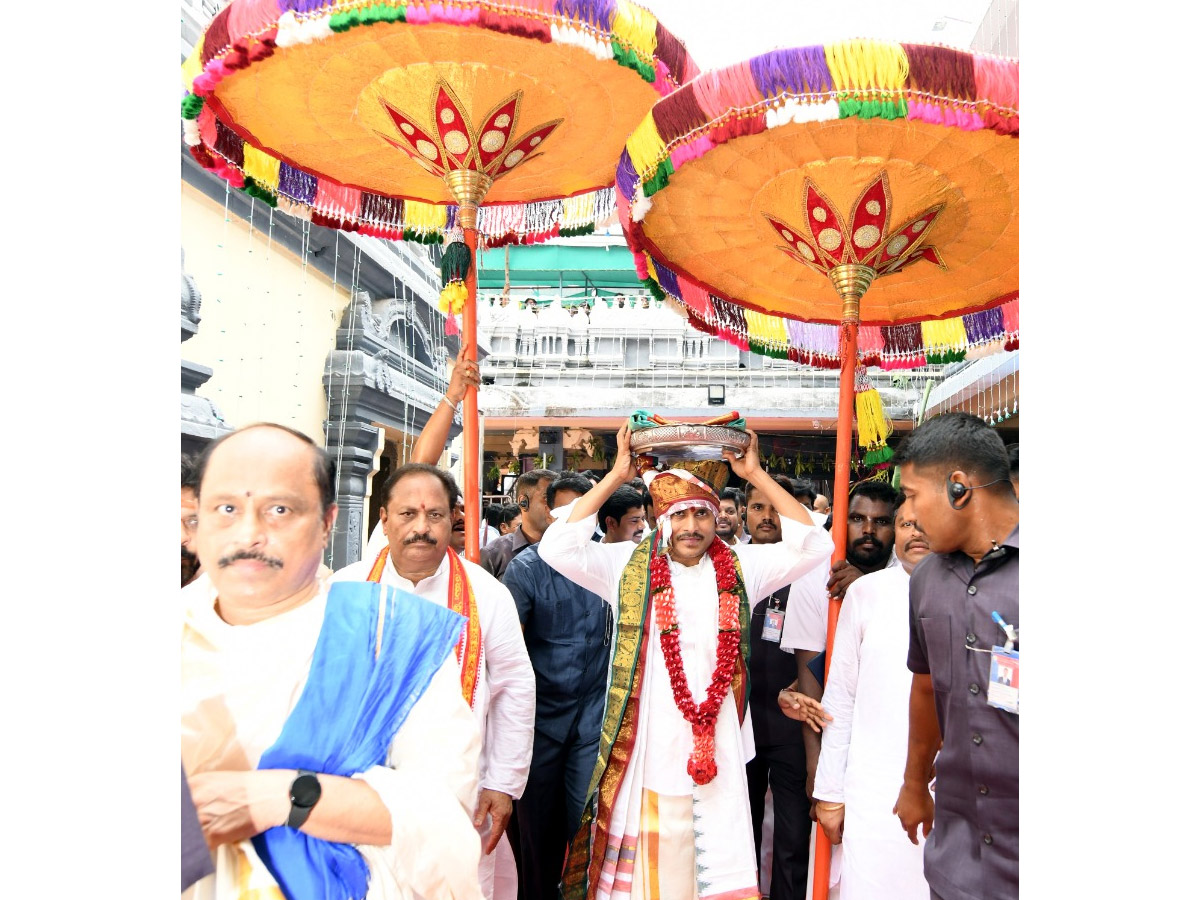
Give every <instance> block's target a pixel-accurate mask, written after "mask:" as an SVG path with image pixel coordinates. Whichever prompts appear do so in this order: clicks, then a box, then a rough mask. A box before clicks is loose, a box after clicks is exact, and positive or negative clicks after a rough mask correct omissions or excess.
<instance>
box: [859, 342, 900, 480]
mask: <svg viewBox="0 0 1200 900" xmlns="http://www.w3.org/2000/svg"><path fill="white" fill-rule="evenodd" d="M854 415H855V419H856V421H857V425H858V445H859V446H860V447H861V448H862V449H863V463H864V464H865V465H868V466H882V465H886V464H887V462H888V460H890V459H891V458H892V451H891V448H889V447H888V445H887V439H888V437H890V436H891V433H892V423H891V422H890V421H889V420H888V418H887V416H886V415H885V414H884V411H883V399H882V398H881V397H880V396H879V391H877V390H875V388H873V387H872V386H871V382H870V379H869V378H868V377H867V369H866V367H865V366H858V367H857V368H855V370H854Z"/></svg>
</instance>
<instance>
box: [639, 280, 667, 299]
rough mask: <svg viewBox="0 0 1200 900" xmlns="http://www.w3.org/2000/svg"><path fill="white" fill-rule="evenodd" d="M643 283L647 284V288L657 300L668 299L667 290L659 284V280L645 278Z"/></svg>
mask: <svg viewBox="0 0 1200 900" xmlns="http://www.w3.org/2000/svg"><path fill="white" fill-rule="evenodd" d="M642 284H643V285H644V286H645V288H646V290H648V291H649V292H650V295H651V296H652V297H653V298H654V299H655V300H666V299H667V294H666V292H665V291H664V290H663V289H662V287H661V286H660V285H659V283H658V282H657V281H655V280H654V279H653V278H643V279H642Z"/></svg>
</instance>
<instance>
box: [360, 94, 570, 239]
mask: <svg viewBox="0 0 1200 900" xmlns="http://www.w3.org/2000/svg"><path fill="white" fill-rule="evenodd" d="M523 96H524V92H522V91H515V92H513V93H512V94H509V95H508V96H507V97H505V98H504V99H503V100H501V101H500V102H499V103H498V104H496V106H495V107H494V108H493V109H492V110H491V112H489V113H488V114H487V115H486V116H484V117H483V118H482V119H481V120H480V121H481V122H482V125H480V126H477V125H476V124H475V123H472V122H471V120H470V119H469V118H468V117H467V111H466V107H465V106H464V105H463V103H462V101H461V100H459V98H458V95H457V94H456V93H455V92H454V89H453V88H451V87H450V85H449V84H448V83H447V82H446V81H445V80H441V81H439V82H438V83H437V89H436V90H435V91H434V94H433V103H432V107H431V110H430V119H431V121H432V122H433V128H425V127H422V126H421V125H419V124H417V121H416V120H415V119H414V118H413V117H412V116H410V115H408V114H407V113H404V112H401V111H400V110H398V109H396V107H394V106H392V105H391V104H390V103H388V102H387V101H386V100H383V101H381V102H382V103H383V106H384V109H386V110H387V112H388V115H389V116H390V117H391V119H392V122H393V123H394V124H395V126H396V129H397V130H398V131H399V133H400V138H401V140H397V139H396V138H395V137H394V136H393V135H389V134H384V133H383V132H382V131H377V132H376V134H378V135H379V136H380V137H381V138H383V139H384V140H385V141H387V142H388V143H389V144H391V145H392V146H393V147H395V148H396V149H397V150H401V151H403V152H404V153H406V154H408V155H409V156H410V157H412V158H413V159H414V160H415V161H416V162H417V163H418V164H419V165H420V166H421V167H422V168H424V169H425V170H426V171H427V172H431V173H433V174H434V175H438V176H441V178H442V180H444V181H445V182H446V187H448V188H449V189H450V193H451V194H452V195H453V197H454V200H455V202H456V203H458V209H459V222H460V224H461V225H462V226H463V227H464V228H474V227H475V221H476V218H475V217H476V212H477V210H478V208H479V205H480V204H481V203H482V202H483V198H484V197H485V196H487V192H488V191H489V190H490V189H491V187H492V182H494V181H495V180H496V179H497V178H500V177H501V176H503V175H507V174H508V173H509V172H511V171H512V170H513V169H515V168H516V167H517V166H519V165H522V164H523V163H526V162H528V161H529V160H531V159H533V158H534V157H535V156H537V155H538V154H537V153H535V152H534V151H535V150H536V148H537V147H538V146H539V145H540V144H541V143H542V141H544V140H545V139H546V138H547V137H549V136H550V134H551V133H552V132H553V131H554V129H556V128H558V126H559V125H561V124H562V122H563V120H562V119H554V120H552V121H550V122H545V123H543V124H541V125H539V126H537V127H536V128H534V129H533V130H532V131H528V132H526V133H525V134H524V135H522V136H521V137H519V138H517V137H515V135H516V126H517V119H518V118H519V117H520V114H521V98H522V97H523Z"/></svg>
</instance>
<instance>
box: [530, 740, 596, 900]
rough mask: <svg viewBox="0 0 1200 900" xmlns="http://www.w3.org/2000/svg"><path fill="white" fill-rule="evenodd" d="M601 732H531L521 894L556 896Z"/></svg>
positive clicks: (553, 899) (543, 898) (534, 898)
mask: <svg viewBox="0 0 1200 900" xmlns="http://www.w3.org/2000/svg"><path fill="white" fill-rule="evenodd" d="M599 749H600V736H599V734H596V735H594V736H591V739H590V740H589V739H585V738H582V737H581V736H580V735H579V734H578V732H577V731H576V730H574V729H573V730H572V732H571V734H570V735H569V736H568V737H567V739H566V740H558V739H557V738H552V737H550V736H548V735H546V734H543V733H542V732H540V731H535V732H534V733H533V759H532V761H531V762H530V764H529V781H528V782H526V784H525V792H524V793H523V794H522V795H521V799H520V800H518V801H517V817H518V818H519V819H520V824H519V825H518V829H519V831H520V847H519V850H518V848H516V847H514V848H513V849H514V850H515V851H518V852H517V855H518V857H519V863H520V873H521V874H520V878H521V900H557V898H558V883H559V881H560V880H561V878H562V870H563V863H564V862H565V861H566V855H567V845H568V844H569V843H570V840H571V838H573V837H574V836H575V832H576V830H577V829H578V827H579V820H580V819H581V818H582V817H583V806H584V803H585V802H586V801H587V789H588V782H589V781H590V780H591V777H592V769H593V767H594V766H595V765H596V756H597V754H598V752H599Z"/></svg>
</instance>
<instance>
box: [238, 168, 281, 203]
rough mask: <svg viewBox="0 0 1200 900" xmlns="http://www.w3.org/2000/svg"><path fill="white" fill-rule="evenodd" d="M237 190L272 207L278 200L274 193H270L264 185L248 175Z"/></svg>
mask: <svg viewBox="0 0 1200 900" xmlns="http://www.w3.org/2000/svg"><path fill="white" fill-rule="evenodd" d="M239 190H240V191H242V193H244V194H246V196H248V197H253V198H254V199H256V200H261V201H262V202H263V203H265V204H267V206H269V207H271V208H272V209H274V208H275V207H276V206H278V205H279V201H278V200H277V199H276V198H275V195H274V194H273V193H271V192H270V191H269V190H267V189H266V188H265V187H263V186H262V185H261V184H259V183H258V182H257V181H255V180H254V179H253V178H251V177H250V176H249V175H247V176H246V183H245V184H244V185H243V186H242V187H241V188H239Z"/></svg>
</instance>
